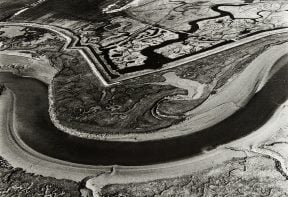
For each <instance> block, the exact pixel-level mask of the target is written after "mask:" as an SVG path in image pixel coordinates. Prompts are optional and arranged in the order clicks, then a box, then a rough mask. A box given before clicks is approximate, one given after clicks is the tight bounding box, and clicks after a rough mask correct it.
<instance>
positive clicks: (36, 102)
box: [0, 61, 288, 166]
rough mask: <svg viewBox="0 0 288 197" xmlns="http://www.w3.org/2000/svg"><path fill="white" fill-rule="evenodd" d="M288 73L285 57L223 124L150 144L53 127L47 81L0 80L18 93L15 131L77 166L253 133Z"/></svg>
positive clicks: (161, 156) (175, 152) (131, 161)
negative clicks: (84, 136) (80, 134)
mask: <svg viewBox="0 0 288 197" xmlns="http://www.w3.org/2000/svg"><path fill="white" fill-rule="evenodd" d="M278 64H284V63H283V61H282V62H281V61H279V62H278ZM280 66H281V65H280ZM274 67H277V65H275V66H274ZM287 76H288V64H287V61H286V62H285V66H282V67H281V69H280V70H278V71H277V72H276V73H275V74H274V75H273V77H272V78H271V79H270V80H269V81H268V83H267V84H266V85H265V87H264V88H263V89H262V90H261V91H260V92H258V93H257V94H256V95H255V96H254V97H253V98H252V99H251V101H250V102H249V103H248V104H247V105H246V106H245V107H244V108H242V109H241V110H239V111H238V112H237V113H235V114H234V115H232V116H231V117H229V118H227V119H226V120H224V121H223V122H221V123H219V124H217V125H215V126H213V127H210V128H208V129H205V130H202V131H200V132H197V133H194V134H191V135H187V136H182V137H177V138H172V139H166V140H158V141H147V142H104V141H97V140H87V139H81V138H78V137H74V136H70V135H68V134H66V133H64V132H62V131H59V130H58V129H57V128H56V127H54V125H53V124H52V122H51V120H50V118H49V115H48V95H47V86H46V85H45V84H44V83H42V82H40V81H38V80H35V79H30V78H23V77H18V76H16V75H13V74H11V73H0V83H4V84H5V86H6V87H8V88H9V89H10V90H12V91H13V93H14V94H15V106H14V107H15V108H14V110H15V116H14V124H12V122H10V126H11V129H12V130H11V132H13V131H15V132H17V135H18V136H19V137H20V138H21V139H22V140H23V142H24V143H25V144H26V145H28V146H29V147H31V148H32V149H34V150H35V151H37V152H39V153H42V154H44V155H47V156H49V157H52V158H57V159H61V160H65V161H68V162H73V163H79V164H90V165H113V164H118V165H130V166H133V165H148V164H155V163H162V162H167V161H175V160H179V159H184V158H188V157H191V156H194V155H197V154H200V153H201V152H202V151H203V150H206V149H211V148H213V147H216V146H218V145H221V144H224V143H228V142H230V141H232V140H235V139H238V138H240V137H243V136H245V135H247V134H249V133H251V132H253V131H254V130H256V129H257V128H259V127H260V126H261V125H263V124H264V123H265V121H267V120H268V119H269V118H270V117H271V115H272V114H273V112H274V111H275V110H276V109H277V108H278V106H279V105H281V104H282V103H284V102H285V101H286V100H287V97H288V81H287ZM12 125H13V126H12Z"/></svg>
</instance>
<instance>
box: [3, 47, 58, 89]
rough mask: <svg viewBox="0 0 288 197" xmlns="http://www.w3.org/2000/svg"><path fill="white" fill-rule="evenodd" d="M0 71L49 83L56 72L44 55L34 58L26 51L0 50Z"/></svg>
mask: <svg viewBox="0 0 288 197" xmlns="http://www.w3.org/2000/svg"><path fill="white" fill-rule="evenodd" d="M0 71H4V72H12V73H13V74H16V75H19V76H22V77H31V78H35V79H38V80H40V81H42V82H44V83H45V84H50V83H51V81H52V79H53V77H54V76H55V74H56V73H57V72H58V71H57V70H56V68H53V67H52V66H51V64H50V62H49V60H48V59H47V58H46V57H45V56H41V57H37V58H36V57H33V56H32V54H31V53H27V52H26V51H25V52H22V51H0Z"/></svg>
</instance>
